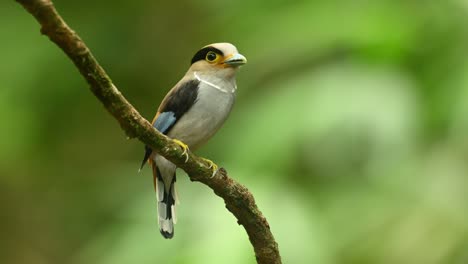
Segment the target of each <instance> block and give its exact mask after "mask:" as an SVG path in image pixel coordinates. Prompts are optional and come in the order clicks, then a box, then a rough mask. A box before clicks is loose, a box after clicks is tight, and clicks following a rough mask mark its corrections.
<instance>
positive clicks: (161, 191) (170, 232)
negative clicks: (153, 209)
mask: <svg viewBox="0 0 468 264" xmlns="http://www.w3.org/2000/svg"><path fill="white" fill-rule="evenodd" d="M152 167H153V181H154V190H155V191H156V198H157V201H158V224H159V231H160V232H161V234H162V235H163V237H164V238H172V237H173V236H174V224H175V223H176V222H177V218H176V211H175V206H176V202H177V193H176V190H175V183H176V176H175V173H174V177H173V178H172V182H171V186H170V187H169V188H166V186H165V183H164V180H163V179H162V177H161V174H160V172H159V170H158V168H157V166H156V164H154V163H152Z"/></svg>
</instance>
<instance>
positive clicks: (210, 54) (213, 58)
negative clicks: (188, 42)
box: [206, 51, 219, 62]
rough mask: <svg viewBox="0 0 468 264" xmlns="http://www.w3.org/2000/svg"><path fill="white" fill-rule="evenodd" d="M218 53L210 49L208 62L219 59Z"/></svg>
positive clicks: (207, 56)
mask: <svg viewBox="0 0 468 264" xmlns="http://www.w3.org/2000/svg"><path fill="white" fill-rule="evenodd" d="M218 56H219V55H218V54H216V53H214V52H213V51H210V52H208V54H206V60H207V61H208V62H214V61H216V59H218Z"/></svg>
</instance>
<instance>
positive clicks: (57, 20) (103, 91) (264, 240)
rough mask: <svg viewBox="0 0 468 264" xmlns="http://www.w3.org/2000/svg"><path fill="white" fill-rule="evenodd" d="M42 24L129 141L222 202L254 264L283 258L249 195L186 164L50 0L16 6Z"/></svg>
mask: <svg viewBox="0 0 468 264" xmlns="http://www.w3.org/2000/svg"><path fill="white" fill-rule="evenodd" d="M16 1H17V2H18V3H20V4H21V5H23V7H24V8H25V9H26V10H27V11H28V12H29V13H31V14H32V15H33V16H34V17H35V18H36V20H37V21H38V22H39V23H40V24H41V33H42V34H44V35H47V36H48V37H49V39H50V40H51V41H53V42H54V43H55V44H57V46H59V47H60V48H61V49H62V50H63V51H64V52H65V54H66V55H67V56H68V57H69V58H70V59H71V60H72V61H73V63H74V64H75V66H76V67H77V68H78V70H79V71H80V73H81V75H82V76H83V77H84V78H85V79H86V81H87V82H88V84H89V86H90V88H91V91H92V92H93V93H94V95H95V96H96V97H97V98H98V99H99V100H100V101H101V102H102V104H103V105H104V107H105V108H106V109H107V111H109V113H110V114H111V115H112V116H114V117H115V119H117V121H118V122H119V124H120V126H121V128H122V129H123V130H124V131H125V133H126V134H127V135H128V136H129V137H130V138H135V137H136V138H138V139H139V140H140V141H141V142H143V143H145V144H147V145H149V146H151V147H152V148H153V149H154V150H156V151H157V152H158V153H159V154H161V155H162V156H164V157H166V158H167V159H168V160H170V161H171V162H173V163H174V164H176V165H177V166H178V167H180V168H182V169H183V170H185V171H186V172H187V174H188V175H189V177H190V179H191V180H192V181H199V182H202V183H204V184H206V185H208V186H209V187H210V188H211V189H213V191H214V193H215V194H216V195H218V196H219V197H221V198H223V200H224V202H225V204H226V208H227V209H228V210H229V211H230V212H231V213H232V214H233V215H234V216H235V217H236V218H237V220H238V223H239V224H241V225H243V226H244V228H245V230H246V231H247V234H248V236H249V239H250V242H251V244H252V245H253V247H254V251H255V255H256V258H257V262H258V263H262V264H280V263H281V257H280V254H279V250H278V244H277V243H276V241H275V239H274V237H273V234H272V233H271V231H270V226H269V224H268V222H267V220H266V218H265V217H264V216H263V214H262V213H261V212H260V210H259V209H258V207H257V205H256V204H255V200H254V197H253V196H252V194H251V193H250V192H249V190H248V189H247V188H246V187H244V186H243V185H241V184H239V183H238V182H236V181H234V180H233V179H231V178H230V177H228V175H227V173H226V171H225V170H224V169H221V170H220V171H219V172H218V173H217V174H216V176H215V177H211V169H210V168H209V164H207V163H206V162H205V161H204V160H203V159H201V158H199V157H197V156H195V155H193V154H192V153H189V160H188V161H187V162H185V156H184V155H183V154H182V150H181V149H180V148H179V146H178V145H177V144H175V143H174V142H173V141H172V140H171V139H170V138H168V137H166V136H164V135H163V134H161V133H159V132H158V131H156V130H155V129H154V128H153V127H152V125H151V124H150V123H149V122H148V121H147V120H146V119H144V118H143V117H142V116H141V115H140V114H139V113H138V111H137V110H136V109H135V108H134V107H133V106H132V105H131V104H130V103H129V102H128V101H127V100H126V99H125V97H124V96H123V95H122V94H121V93H120V91H119V90H118V89H117V88H116V87H115V86H114V84H113V83H112V80H111V79H110V78H109V76H107V74H106V72H105V71H104V69H103V68H102V67H101V66H100V65H99V64H98V62H97V61H96V59H95V58H94V57H93V55H92V54H91V52H90V50H89V49H88V47H87V46H86V45H85V43H84V42H83V41H82V40H81V38H80V37H79V36H78V34H76V33H75V32H74V31H73V30H72V29H71V28H70V27H69V26H68V25H67V24H66V23H65V21H64V20H63V19H62V18H61V17H60V15H59V14H58V12H57V11H56V9H55V7H54V6H53V4H52V2H51V1H50V0H16Z"/></svg>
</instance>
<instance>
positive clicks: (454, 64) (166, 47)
mask: <svg viewBox="0 0 468 264" xmlns="http://www.w3.org/2000/svg"><path fill="white" fill-rule="evenodd" d="M55 5H56V7H57V8H58V10H59V12H60V13H61V14H62V16H63V17H64V18H65V20H66V21H67V22H68V24H69V25H70V26H71V27H72V28H73V29H75V30H76V31H77V32H78V33H79V34H80V35H81V36H82V38H83V39H84V40H85V41H86V43H87V44H88V46H89V47H90V48H91V50H92V51H93V53H94V55H95V56H96V57H97V58H98V60H99V61H100V63H101V64H102V66H103V67H104V68H105V69H106V70H107V72H108V74H109V75H110V76H111V77H112V79H113V80H114V82H115V84H116V85H117V86H118V87H119V88H120V90H121V91H122V93H123V94H124V95H125V96H126V97H127V98H128V100H129V101H130V102H132V103H133V105H134V106H135V107H136V108H137V109H138V110H139V111H140V113H141V114H142V115H143V116H145V117H146V118H148V119H150V120H151V119H152V117H153V115H154V113H155V111H156V109H157V107H158V105H159V102H160V101H161V100H162V98H163V96H164V95H165V93H166V92H167V91H168V90H169V89H170V88H171V87H172V86H173V85H174V84H175V82H177V81H178V80H179V78H180V77H181V76H182V75H183V74H184V72H185V71H186V69H187V67H188V66H189V61H190V58H191V57H192V55H193V54H194V52H196V51H197V50H198V49H199V48H200V47H202V46H204V45H206V44H208V43H212V42H221V41H227V42H232V43H234V44H235V45H236V46H237V47H238V49H239V51H240V52H241V53H242V54H244V55H245V56H246V57H247V58H248V59H249V64H248V65H246V66H245V67H243V68H242V69H241V71H240V72H239V74H238V86H239V89H238V98H237V99H238V100H237V102H236V106H235V108H234V111H233V113H232V115H231V117H230V119H229V120H228V122H227V123H226V125H225V126H224V127H223V129H222V130H221V131H220V132H219V133H218V134H217V136H216V137H215V138H213V139H212V140H211V141H210V143H209V144H208V145H207V146H206V147H205V148H203V149H202V150H200V151H199V152H198V154H200V155H203V156H206V157H209V158H211V159H213V160H214V161H216V162H217V163H218V164H220V165H222V166H223V167H226V168H227V170H228V171H229V173H230V175H231V176H232V177H234V178H236V179H237V180H238V181H240V182H241V183H243V184H245V185H246V186H247V187H248V188H249V189H250V190H251V191H252V193H253V194H254V195H255V197H256V200H257V203H258V205H259V207H260V209H261V210H262V211H263V212H264V214H265V216H266V217H267V218H268V220H269V222H270V224H271V228H272V231H273V233H274V235H275V236H276V238H277V241H278V243H279V246H280V250H281V254H282V256H283V259H284V263H298V264H301V263H304V264H306V263H321V264H334V263H410V264H415V263H416V264H418V263H424V264H431V263H443V264H445V263H460V264H462V263H468V203H467V201H468V103H467V102H468V51H467V47H468V26H467V25H468V1H466V0H444V1H437V0H434V1H422V0H421V1H417V0H416V1H406V0H379V1H364V0H352V1H338V0H331V1H325V0H314V1H295V2H293V1H285V0H273V1H272V0H270V1H214V0H211V1H187V0H181V1H172V2H169V1H167V2H162V1H149V0H137V1H112V2H111V1H107V2H105V3H104V2H100V1H91V0H85V1H63V0H57V1H55ZM0 10H1V11H0V14H1V16H0V24H1V27H0V35H1V41H0V54H1V58H2V59H1V60H2V62H1V63H0V80H1V85H0V120H1V124H0V205H1V207H0V211H1V215H2V216H1V217H0V233H1V239H0V262H1V263H20V264H22V263H39V264H42V263H72V264H81V263H99V264H110V263H112V264H120V263H143V264H146V263H148V264H149V263H180V264H182V263H190V264H192V263H194V264H197V263H200V264H201V263H227V264H230V263H247V264H249V263H255V259H254V255H253V251H252V248H251V245H250V243H249V242H248V238H247V235H246V234H245V231H244V230H243V228H242V227H240V226H238V225H237V224H236V221H235V219H234V217H233V216H232V215H231V214H230V213H229V212H228V211H226V209H225V208H224V205H223V202H222V200H221V199H219V198H218V197H216V196H214V195H213V192H212V191H211V190H210V189H208V188H207V187H205V186H203V185H201V184H199V183H192V182H190V181H189V180H188V179H187V177H186V176H185V175H184V173H183V172H182V171H180V172H179V178H178V185H179V186H178V187H179V188H178V189H179V196H180V200H181V204H180V206H179V211H178V212H179V214H178V215H179V217H178V218H179V222H178V224H177V226H176V234H175V238H174V239H173V240H164V239H163V238H162V237H161V235H160V234H159V231H158V228H157V223H156V202H155V195H154V192H153V187H152V180H151V173H150V170H149V169H148V168H146V169H145V170H144V171H143V172H142V173H140V174H138V173H137V170H138V166H139V164H140V161H141V158H142V155H143V145H142V144H141V143H140V142H138V141H136V140H126V137H125V135H124V133H123V131H122V130H121V129H120V128H119V126H118V124H117V122H116V121H115V120H114V119H113V118H112V117H111V116H110V115H109V114H108V113H107V112H106V111H105V110H104V108H103V107H102V106H101V104H100V103H99V102H98V101H97V100H96V98H94V96H93V95H92V94H91V93H90V92H89V90H88V86H87V84H86V83H85V81H84V80H83V79H82V77H81V76H80V75H79V74H78V71H77V70H76V69H75V67H74V66H73V65H72V63H71V62H70V61H69V60H68V58H66V57H65V56H64V54H63V53H62V52H61V51H60V50H59V49H58V48H57V47H56V46H55V45H54V44H52V43H51V42H50V41H49V40H48V39H47V38H46V37H44V36H41V35H40V34H39V26H38V24H37V22H36V21H35V20H33V18H32V17H31V15H30V14H28V13H27V12H26V11H25V10H23V9H22V7H21V6H20V5H18V4H17V3H15V2H14V1H2V2H1V3H0Z"/></svg>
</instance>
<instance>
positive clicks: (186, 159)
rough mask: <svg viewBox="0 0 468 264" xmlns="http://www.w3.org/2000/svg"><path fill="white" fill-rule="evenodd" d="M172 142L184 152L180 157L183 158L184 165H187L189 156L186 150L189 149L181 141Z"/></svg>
mask: <svg viewBox="0 0 468 264" xmlns="http://www.w3.org/2000/svg"><path fill="white" fill-rule="evenodd" d="M173 140H174V142H175V143H176V144H177V145H179V146H180V147H181V148H182V150H183V151H184V152H182V156H185V163H187V161H188V160H189V155H188V149H189V147H188V146H187V145H186V144H185V143H184V142H182V141H180V140H178V139H173Z"/></svg>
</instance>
